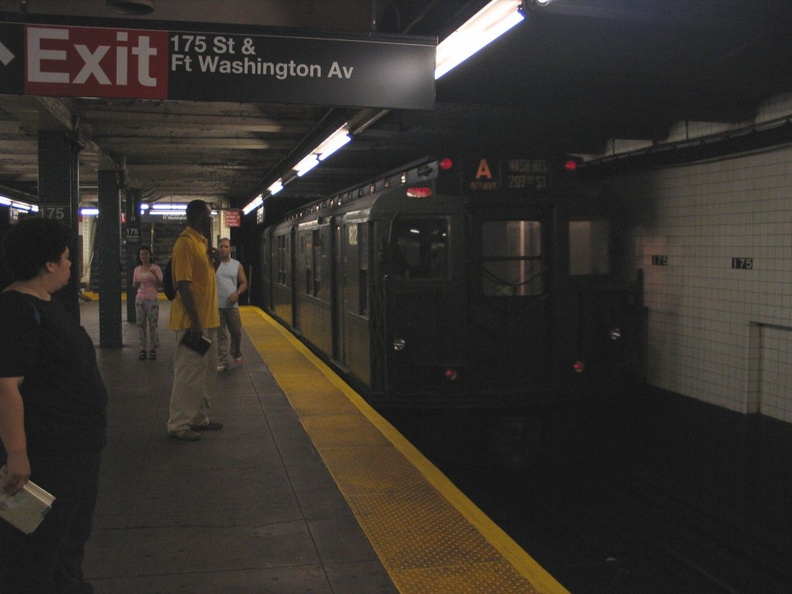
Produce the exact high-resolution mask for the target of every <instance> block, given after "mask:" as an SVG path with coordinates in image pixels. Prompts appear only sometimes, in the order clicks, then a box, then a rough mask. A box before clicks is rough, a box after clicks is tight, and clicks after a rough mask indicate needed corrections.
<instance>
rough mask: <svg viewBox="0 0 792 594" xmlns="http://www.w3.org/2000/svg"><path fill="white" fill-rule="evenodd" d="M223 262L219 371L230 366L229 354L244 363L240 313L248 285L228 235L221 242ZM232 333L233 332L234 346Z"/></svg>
mask: <svg viewBox="0 0 792 594" xmlns="http://www.w3.org/2000/svg"><path fill="white" fill-rule="evenodd" d="M217 251H218V254H219V256H220V265H219V266H218V267H217V272H216V273H215V274H216V276H217V302H218V303H219V304H220V329H219V331H218V336H217V350H218V357H219V360H220V363H219V365H218V367H217V371H225V370H227V369H228V356H229V354H230V355H231V358H232V359H233V360H234V363H236V364H237V365H240V364H241V363H242V350H241V344H242V320H241V319H240V317H239V298H240V297H241V295H242V293H244V292H245V290H246V289H247V286H248V284H247V277H246V276H245V269H244V268H243V267H242V264H240V263H239V261H238V260H235V259H234V258H232V257H231V240H230V239H228V238H226V237H224V238H223V239H221V240H220V241H219V243H218V244H217ZM228 335H230V337H231V340H230V346H229V339H228Z"/></svg>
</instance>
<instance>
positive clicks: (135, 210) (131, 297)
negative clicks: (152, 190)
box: [124, 188, 146, 324]
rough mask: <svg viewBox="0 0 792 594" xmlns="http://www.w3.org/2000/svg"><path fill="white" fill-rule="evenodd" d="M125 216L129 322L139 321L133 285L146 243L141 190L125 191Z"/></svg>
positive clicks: (129, 189)
mask: <svg viewBox="0 0 792 594" xmlns="http://www.w3.org/2000/svg"><path fill="white" fill-rule="evenodd" d="M124 197H125V199H124V218H125V220H126V224H125V226H126V293H127V308H126V314H127V322H129V323H131V324H135V323H136V322H137V311H136V310H135V294H136V293H137V291H135V289H134V288H133V287H132V283H133V274H134V272H135V266H137V253H138V249H139V248H140V246H141V245H146V244H145V242H143V238H142V237H141V233H140V202H141V200H142V197H143V192H142V191H141V190H139V189H138V190H135V189H131V188H126V191H125V192H124Z"/></svg>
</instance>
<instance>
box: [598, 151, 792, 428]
mask: <svg viewBox="0 0 792 594" xmlns="http://www.w3.org/2000/svg"><path fill="white" fill-rule="evenodd" d="M611 186H612V187H613V188H614V189H616V191H617V192H618V193H619V194H620V195H622V196H624V197H625V198H627V199H628V201H629V203H630V204H631V205H632V207H633V212H634V215H635V219H634V220H635V223H636V225H635V227H634V229H633V233H634V254H633V258H634V266H635V267H636V268H642V269H643V270H644V273H645V297H646V305H647V306H648V308H649V352H648V373H649V382H650V384H652V385H654V386H657V387H660V388H663V389H666V390H671V391H674V392H677V393H680V394H684V395H686V396H691V397H693V398H697V399H700V400H703V401H706V402H710V403H713V404H716V405H719V406H723V407H726V408H728V409H731V410H735V411H740V412H754V411H757V410H760V411H761V412H762V413H764V414H766V415H770V416H773V417H776V418H779V419H782V420H785V421H789V422H792V365H790V363H791V362H792V148H784V149H777V150H774V151H771V152H767V153H763V154H756V155H750V156H743V157H739V158H733V159H729V160H725V161H721V162H713V163H704V164H697V165H689V166H681V167H673V168H667V169H662V170H657V171H652V172H644V173H641V174H635V175H633V176H630V177H624V178H620V179H618V180H612V181H611ZM653 255H665V256H668V265H667V266H653V265H652V256H653ZM732 258H752V259H753V268H752V269H750V270H736V269H733V268H732Z"/></svg>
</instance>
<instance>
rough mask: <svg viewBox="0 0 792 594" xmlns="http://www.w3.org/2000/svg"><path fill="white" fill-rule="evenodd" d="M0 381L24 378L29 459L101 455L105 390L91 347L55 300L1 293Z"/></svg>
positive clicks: (78, 326)
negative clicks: (72, 453) (85, 453)
mask: <svg viewBox="0 0 792 594" xmlns="http://www.w3.org/2000/svg"><path fill="white" fill-rule="evenodd" d="M0 328H1V329H2V331H1V332H0V377H20V376H21V377H24V381H23V382H22V384H21V385H20V389H19V391H20V392H21V394H22V400H23V402H24V407H25V433H26V436H27V448H28V453H30V454H36V453H38V454H59V453H64V452H69V451H97V450H101V449H102V448H103V447H104V445H105V441H106V438H107V412H106V410H107V390H106V388H105V385H104V381H103V380H102V376H101V374H100V373H99V367H98V365H97V363H96V351H95V349H94V346H93V341H92V340H91V337H90V336H88V333H87V332H86V331H85V328H83V327H82V326H80V325H79V323H78V322H77V319H76V318H75V317H74V316H73V315H72V314H71V313H69V311H68V310H67V309H66V308H65V307H64V306H63V305H62V304H61V303H60V301H59V300H57V299H52V300H51V301H42V300H40V299H37V298H36V297H33V296H32V295H27V294H23V293H19V292H18V291H6V292H5V293H0Z"/></svg>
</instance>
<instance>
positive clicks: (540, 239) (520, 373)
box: [469, 209, 553, 387]
mask: <svg viewBox="0 0 792 594" xmlns="http://www.w3.org/2000/svg"><path fill="white" fill-rule="evenodd" d="M551 222H552V219H551V217H550V214H549V212H548V211H547V210H545V209H536V210H534V211H533V212H530V211H526V210H524V209H520V210H519V211H515V212H501V213H492V212H490V213H486V215H484V214H483V213H482V216H481V217H474V218H473V222H472V225H471V227H472V228H471V242H470V250H471V251H470V254H469V262H470V265H471V269H470V270H469V279H470V283H469V286H470V341H469V343H470V344H471V345H472V346H473V349H474V350H473V358H474V360H475V361H476V365H477V367H478V369H479V371H480V374H481V378H482V380H483V381H484V382H485V384H486V385H487V386H490V387H494V386H503V387H508V386H520V385H525V380H526V378H534V379H536V380H538V381H539V382H541V381H542V379H543V378H545V379H546V378H547V377H548V374H549V373H550V372H551V367H552V366H551V356H550V353H551V349H552V344H551V326H552V314H553V311H552V299H551V295H552V290H551V289H552V287H551V283H552V278H551V275H550V269H551V265H552V262H553V255H552V241H551V236H552V225H551Z"/></svg>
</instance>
